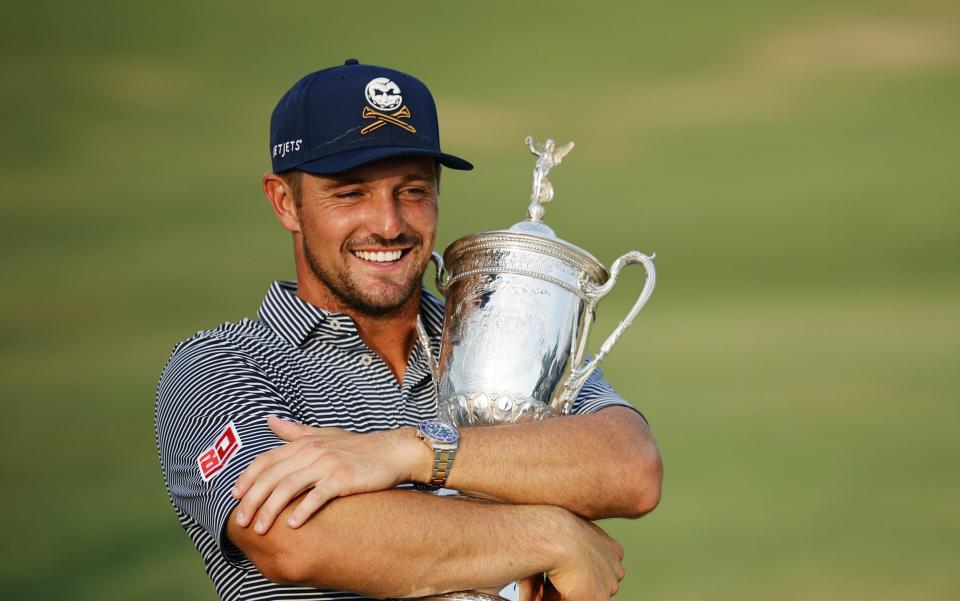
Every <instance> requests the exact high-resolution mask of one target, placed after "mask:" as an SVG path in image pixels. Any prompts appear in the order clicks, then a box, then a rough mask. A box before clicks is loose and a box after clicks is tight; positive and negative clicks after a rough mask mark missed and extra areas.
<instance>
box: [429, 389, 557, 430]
mask: <svg viewBox="0 0 960 601" xmlns="http://www.w3.org/2000/svg"><path fill="white" fill-rule="evenodd" d="M556 415H557V412H556V411H554V409H553V407H551V406H550V405H545V404H543V403H541V402H540V401H537V400H535V399H531V398H529V397H523V396H519V395H515V394H511V393H501V392H462V393H459V394H455V395H453V396H451V397H448V398H446V399H444V400H443V401H441V403H440V419H441V420H443V421H446V422H448V423H452V424H456V426H457V427H460V428H468V427H472V426H505V425H509V424H522V423H526V422H538V421H540V420H542V419H544V418H547V417H555V416H556Z"/></svg>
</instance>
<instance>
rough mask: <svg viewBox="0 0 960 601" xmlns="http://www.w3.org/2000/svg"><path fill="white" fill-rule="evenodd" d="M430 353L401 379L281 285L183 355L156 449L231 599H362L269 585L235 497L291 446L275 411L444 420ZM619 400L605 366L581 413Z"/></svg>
mask: <svg viewBox="0 0 960 601" xmlns="http://www.w3.org/2000/svg"><path fill="white" fill-rule="evenodd" d="M421 299H422V300H421V307H420V314H421V318H422V320H423V325H424V328H425V329H426V332H427V334H428V336H429V338H430V342H431V345H432V347H433V349H432V352H433V354H434V356H437V355H438V353H439V346H440V333H441V328H442V324H443V304H442V303H441V302H440V301H439V300H438V299H437V298H435V297H434V296H432V295H430V294H429V293H427V292H426V291H425V290H424V291H423V294H422V295H421ZM422 350H423V349H422V347H421V345H419V344H418V345H415V346H414V350H413V353H412V354H411V356H410V359H409V361H408V363H407V371H406V374H405V375H404V378H403V382H402V383H398V382H397V380H396V378H395V377H394V375H393V373H392V372H391V371H390V368H389V367H388V366H387V365H386V363H384V362H383V361H382V360H381V359H380V357H379V356H377V355H376V353H374V352H373V351H372V350H370V348H369V347H367V346H366V345H365V344H364V343H363V341H362V340H361V339H360V337H359V335H358V334H357V328H356V325H355V324H354V323H353V320H352V319H350V317H348V316H347V315H344V314H342V313H330V312H328V311H324V310H322V309H319V308H317V307H314V306H313V305H311V304H309V303H307V302H305V301H303V300H301V299H300V298H299V297H298V296H297V286H296V283H293V282H274V283H273V285H272V286H271V287H270V289H269V291H268V292H267V296H266V298H265V299H264V301H263V304H262V305H261V307H260V311H259V319H256V320H250V319H244V320H242V321H240V322H239V323H224V324H222V325H220V326H219V327H218V328H216V329H214V330H207V331H201V332H198V333H197V334H196V335H195V336H193V337H192V338H190V339H188V340H185V341H184V342H181V343H180V344H178V345H177V346H176V347H175V348H174V350H173V353H172V355H171V357H170V360H169V361H168V362H167V365H166V367H165V368H164V371H163V375H162V376H161V378H160V384H159V386H158V389H157V413H156V431H157V448H158V451H159V453H160V463H161V465H162V467H163V476H164V480H165V481H166V485H167V490H168V491H169V493H170V500H171V502H172V503H173V507H174V510H175V511H176V514H177V518H178V519H179V520H180V524H181V526H183V528H184V529H185V530H186V531H187V534H188V535H189V536H190V538H191V539H192V540H193V543H194V545H196V547H197V550H199V551H200V554H201V555H202V556H203V561H204V564H205V565H206V569H207V573H208V574H209V576H210V578H211V580H213V584H214V586H215V587H216V589H217V592H218V593H219V595H220V596H221V597H222V598H223V599H226V600H234V599H361V598H363V597H362V596H360V595H356V594H353V593H347V592H336V591H324V590H319V589H311V588H303V587H293V586H283V585H278V584H274V583H272V582H269V581H268V580H267V579H266V578H264V576H263V575H262V574H260V572H258V571H257V569H256V567H254V565H253V564H252V563H251V562H250V561H249V560H248V559H247V558H246V556H244V555H243V553H242V552H241V551H240V550H239V549H237V548H236V547H235V546H234V545H233V544H232V543H231V542H230V541H229V540H228V539H227V536H226V524H227V519H228V517H229V515H230V512H231V511H233V509H234V507H235V506H236V505H237V501H236V500H235V499H234V498H233V497H232V496H231V494H230V490H231V488H232V487H233V484H234V483H235V482H236V480H237V477H238V476H239V475H240V474H241V473H242V472H243V470H244V469H245V468H246V467H247V466H248V465H250V463H251V462H252V461H253V460H254V459H255V458H256V457H257V455H259V454H261V453H263V452H264V451H268V450H270V449H272V448H274V447H276V446H279V445H281V444H283V442H284V441H283V440H281V439H280V438H278V437H277V436H275V435H274V434H273V433H272V432H271V431H270V429H269V428H268V427H267V420H266V418H267V416H270V415H275V416H278V417H281V418H284V419H288V420H293V421H297V422H300V423H304V424H308V425H311V426H320V427H322V426H335V427H339V428H344V429H347V430H350V431H353V432H376V431H381V430H388V429H394V428H401V427H406V426H412V427H416V426H417V425H418V424H419V423H420V421H422V420H424V419H427V418H431V417H436V415H437V399H436V392H435V389H434V385H433V382H432V380H431V377H430V368H429V363H427V357H425V356H424V355H423V353H422ZM610 405H626V403H625V401H623V400H622V399H621V398H620V397H619V396H617V394H616V393H615V392H614V391H613V389H612V388H611V387H610V386H609V385H608V384H607V383H606V382H604V381H603V380H602V379H601V377H600V375H599V370H598V372H597V373H595V374H594V375H593V376H592V377H591V378H590V379H589V380H588V382H587V384H586V385H585V386H584V388H583V390H582V391H581V393H580V395H579V396H578V397H577V400H576V402H575V403H574V406H573V412H574V413H592V412H595V411H598V410H600V409H602V408H604V407H607V406H610ZM627 406H629V405H627Z"/></svg>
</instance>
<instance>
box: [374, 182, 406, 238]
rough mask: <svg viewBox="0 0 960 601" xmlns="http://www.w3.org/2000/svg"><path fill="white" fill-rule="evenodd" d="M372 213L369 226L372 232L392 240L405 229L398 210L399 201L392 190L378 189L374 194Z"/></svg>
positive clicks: (401, 215)
mask: <svg viewBox="0 0 960 601" xmlns="http://www.w3.org/2000/svg"><path fill="white" fill-rule="evenodd" d="M372 209H373V211H372V212H373V215H372V218H371V220H370V221H371V223H370V226H371V228H373V233H375V234H379V235H381V236H383V237H384V238H386V239H387V240H393V239H394V238H396V237H397V236H399V235H400V234H402V233H403V232H404V231H406V229H407V224H406V222H405V221H404V220H403V214H402V213H401V210H400V203H399V201H397V199H396V198H395V197H394V195H393V190H383V191H378V192H377V193H376V194H375V195H374V202H373V207H372Z"/></svg>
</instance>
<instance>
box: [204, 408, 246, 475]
mask: <svg viewBox="0 0 960 601" xmlns="http://www.w3.org/2000/svg"><path fill="white" fill-rule="evenodd" d="M241 446H242V443H241V442H240V435H239V434H237V429H236V428H235V427H234V425H233V422H230V423H229V424H227V427H226V428H224V430H223V432H221V433H220V436H218V437H217V440H216V441H215V442H214V443H213V446H212V447H210V448H208V449H206V450H205V451H204V452H202V453H200V456H199V457H197V465H198V466H199V467H200V477H201V478H203V481H204V482H209V481H210V479H211V478H213V477H214V476H216V475H217V474H219V473H220V471H221V470H222V469H223V468H225V467H226V466H227V462H228V461H230V458H231V457H233V456H234V455H235V454H236V453H237V451H238V450H240V447H241Z"/></svg>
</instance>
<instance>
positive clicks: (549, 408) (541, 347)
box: [421, 137, 656, 601]
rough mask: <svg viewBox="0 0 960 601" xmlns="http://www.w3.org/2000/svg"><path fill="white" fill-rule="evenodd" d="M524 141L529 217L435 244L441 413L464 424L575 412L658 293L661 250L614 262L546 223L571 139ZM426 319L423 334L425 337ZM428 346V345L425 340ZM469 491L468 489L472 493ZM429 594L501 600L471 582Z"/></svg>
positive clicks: (437, 375) (511, 421)
mask: <svg viewBox="0 0 960 601" xmlns="http://www.w3.org/2000/svg"><path fill="white" fill-rule="evenodd" d="M526 143H527V144H528V145H529V146H530V151H531V152H532V153H533V154H535V155H536V156H537V162H536V166H535V168H534V170H533V192H532V194H531V196H530V206H529V208H528V209H527V214H528V218H527V219H526V220H525V221H521V222H520V223H517V224H516V225H514V226H513V227H511V228H509V229H507V230H501V231H493V232H482V233H478V234H473V235H470V236H465V237H463V238H460V239H459V240H457V241H455V242H454V243H453V244H451V245H450V246H449V247H447V249H446V251H445V252H444V255H443V258H442V259H441V258H440V256H439V255H437V254H436V253H434V255H433V257H434V261H435V262H436V264H437V289H438V290H439V291H440V292H441V293H442V294H443V295H444V297H446V314H445V316H444V327H443V335H442V338H441V343H440V358H439V362H438V365H436V366H434V367H435V368H436V370H435V381H436V383H437V389H438V401H439V409H440V419H441V420H443V421H447V422H449V423H452V424H454V425H456V426H458V427H470V426H498V425H505V424H515V423H521V422H530V421H538V420H541V419H544V418H546V417H552V416H556V415H563V414H566V413H569V411H570V408H571V406H572V405H573V402H574V399H575V398H576V396H577V393H578V392H579V391H580V389H581V388H582V387H583V385H584V384H585V383H586V381H587V379H588V378H589V377H590V374H592V373H593V372H594V370H595V369H596V368H597V365H598V364H599V363H600V362H601V361H602V360H603V359H604V357H606V356H607V355H609V354H610V351H611V350H612V349H613V346H614V345H615V344H616V342H617V340H619V339H620V336H621V335H622V334H623V332H624V331H625V330H626V329H627V327H629V326H630V323H631V322H632V321H633V319H634V318H635V317H636V316H637V313H639V312H640V309H641V308H643V306H644V304H645V303H646V302H647V300H648V299H649V298H650V295H651V294H652V293H653V287H654V284H655V281H656V271H655V270H654V266H653V260H652V259H653V257H652V256H649V257H648V256H646V255H644V254H642V253H640V252H638V251H630V252H628V253H626V254H624V255H623V256H621V257H620V258H618V259H617V260H616V261H614V262H613V265H612V266H611V267H610V270H609V271H607V269H605V268H604V266H603V265H602V264H601V263H600V262H599V261H597V259H595V258H594V257H593V256H592V255H590V253H588V252H586V251H584V250H583V249H581V248H578V247H577V246H574V245H573V244H570V243H569V242H566V241H564V240H561V239H560V238H558V237H557V236H556V234H555V233H554V232H553V230H552V229H551V228H550V227H549V226H548V225H546V224H545V223H544V222H543V215H544V206H543V205H544V204H545V203H547V202H550V201H551V200H552V199H553V193H554V191H553V186H552V185H551V184H550V182H549V180H547V174H548V173H549V172H550V170H551V169H552V168H553V167H555V166H557V165H558V164H560V161H561V160H562V159H563V157H564V156H566V155H567V153H569V152H570V150H571V149H572V148H573V142H570V143H568V144H565V145H563V146H560V147H557V146H556V144H555V143H554V141H553V140H547V141H546V142H545V143H543V144H535V143H534V141H533V139H532V138H530V137H528V138H527V139H526ZM635 264H641V265H643V266H644V268H645V269H646V274H647V276H646V281H645V282H644V285H643V290H642V291H641V292H640V296H639V298H638V299H637V300H636V302H635V303H634V304H633V307H632V308H631V309H630V311H629V313H627V316H626V317H625V318H624V319H623V321H621V322H620V323H619V325H617V327H616V328H615V329H614V330H613V333H611V334H610V335H609V336H608V337H607V339H606V341H605V342H604V343H603V344H602V345H601V347H600V351H599V352H598V353H597V354H596V355H594V356H593V357H592V358H591V359H590V360H589V361H587V362H586V363H584V359H585V357H586V352H587V341H588V337H589V334H590V326H591V324H592V322H593V320H594V315H595V310H596V308H597V305H598V304H599V302H600V301H601V300H602V299H603V298H604V297H605V296H606V295H607V294H608V293H609V292H610V291H611V290H612V289H613V287H614V285H615V284H616V282H617V278H618V277H619V276H620V272H621V270H622V269H623V268H624V267H626V266H628V265H635ZM423 335H424V334H423V332H422V328H421V336H423ZM426 348H429V346H427V347H426ZM461 496H467V497H470V496H472V495H470V494H469V493H467V494H465V495H461ZM431 599H461V600H462V599H470V600H484V601H490V600H496V599H502V597H499V596H497V595H493V594H489V591H488V592H480V591H463V592H458V593H448V594H445V595H439V596H436V597H431Z"/></svg>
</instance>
